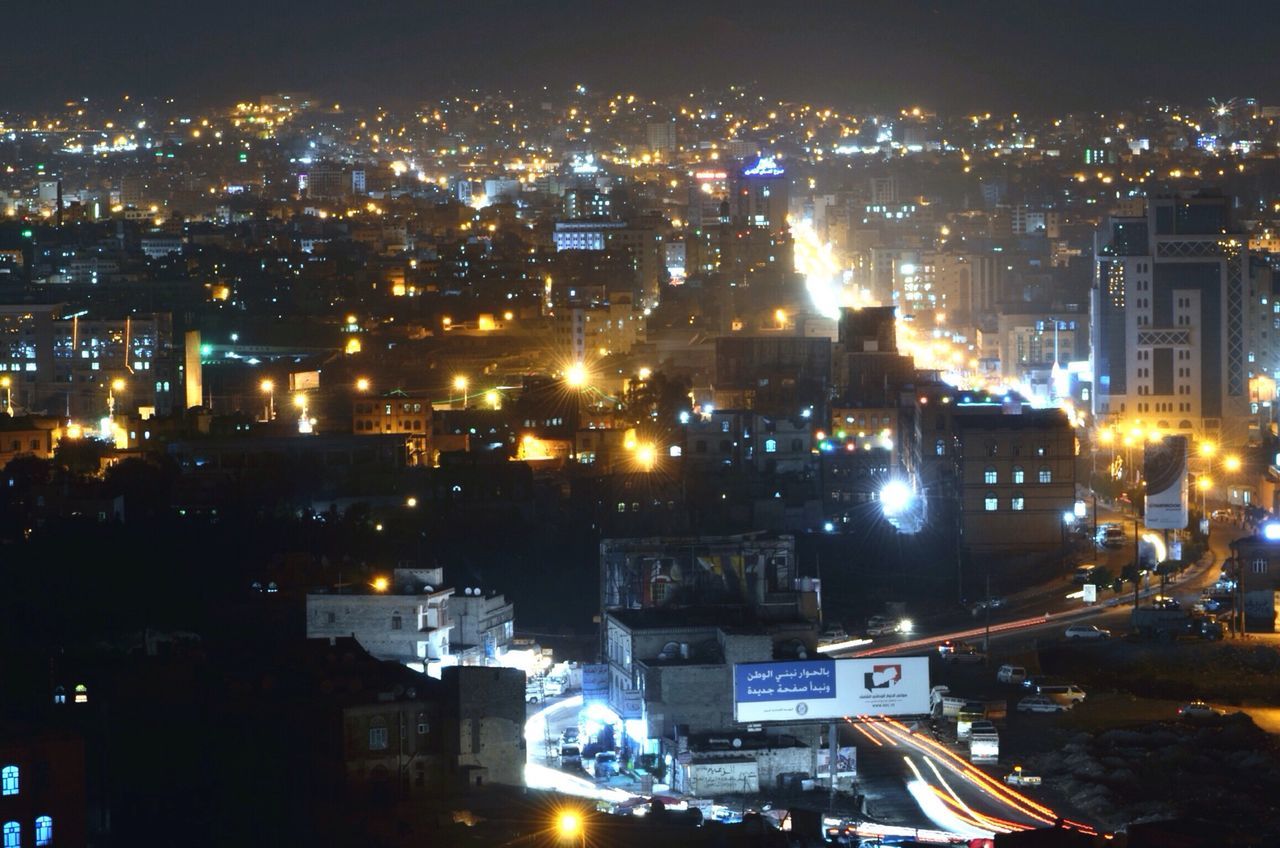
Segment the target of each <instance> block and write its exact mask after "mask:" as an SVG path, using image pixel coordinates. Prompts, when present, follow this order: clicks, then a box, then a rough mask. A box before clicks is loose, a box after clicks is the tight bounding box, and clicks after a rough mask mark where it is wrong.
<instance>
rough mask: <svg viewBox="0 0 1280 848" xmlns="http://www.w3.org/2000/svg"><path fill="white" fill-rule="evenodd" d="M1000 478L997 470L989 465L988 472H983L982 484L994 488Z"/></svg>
mask: <svg viewBox="0 0 1280 848" xmlns="http://www.w3.org/2000/svg"><path fill="white" fill-rule="evenodd" d="M999 477H1000V475H999V474H998V473H997V472H996V469H995V468H994V467H993V466H990V465H988V466H987V467H986V470H984V471H983V472H982V482H984V483H986V484H987V485H988V486H994V485H995V484H996V483H998V482H999Z"/></svg>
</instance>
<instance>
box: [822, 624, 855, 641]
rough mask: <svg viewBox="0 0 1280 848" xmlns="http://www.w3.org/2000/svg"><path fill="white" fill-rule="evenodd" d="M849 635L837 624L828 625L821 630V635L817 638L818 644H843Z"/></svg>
mask: <svg viewBox="0 0 1280 848" xmlns="http://www.w3.org/2000/svg"><path fill="white" fill-rule="evenodd" d="M848 638H849V634H848V633H846V632H845V630H844V628H843V627H841V626H840V625H839V624H828V625H827V626H826V627H824V628H822V633H821V634H820V635H819V636H818V641H819V642H825V643H828V644H830V643H832V642H844V641H846V640H848Z"/></svg>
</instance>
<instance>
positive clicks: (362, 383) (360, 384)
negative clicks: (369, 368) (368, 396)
mask: <svg viewBox="0 0 1280 848" xmlns="http://www.w3.org/2000/svg"><path fill="white" fill-rule="evenodd" d="M371 385H373V384H372V383H370V382H369V378H368V377H361V378H360V379H358V380H356V391H357V392H367V391H369V387H370V386H371Z"/></svg>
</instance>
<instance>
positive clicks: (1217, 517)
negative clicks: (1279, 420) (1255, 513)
mask: <svg viewBox="0 0 1280 848" xmlns="http://www.w3.org/2000/svg"><path fill="white" fill-rule="evenodd" d="M1209 517H1210V518H1212V519H1213V520H1214V521H1235V520H1236V517H1235V516H1234V515H1233V514H1232V513H1231V510H1229V509H1215V510H1214V511H1213V512H1211V513H1209Z"/></svg>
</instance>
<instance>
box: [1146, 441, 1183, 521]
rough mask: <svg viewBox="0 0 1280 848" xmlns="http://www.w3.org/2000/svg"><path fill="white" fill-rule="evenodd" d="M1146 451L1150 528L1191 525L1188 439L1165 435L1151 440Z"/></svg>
mask: <svg viewBox="0 0 1280 848" xmlns="http://www.w3.org/2000/svg"><path fill="white" fill-rule="evenodd" d="M1143 450H1144V453H1143V474H1144V476H1145V477H1146V479H1147V514H1146V524H1147V527H1149V528H1151V529H1153V530H1181V529H1182V528H1184V527H1186V526H1187V439H1186V437H1185V436H1165V437H1164V438H1162V439H1161V440H1160V441H1158V442H1148V443H1147V444H1146V446H1145V447H1144V449H1143Z"/></svg>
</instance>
